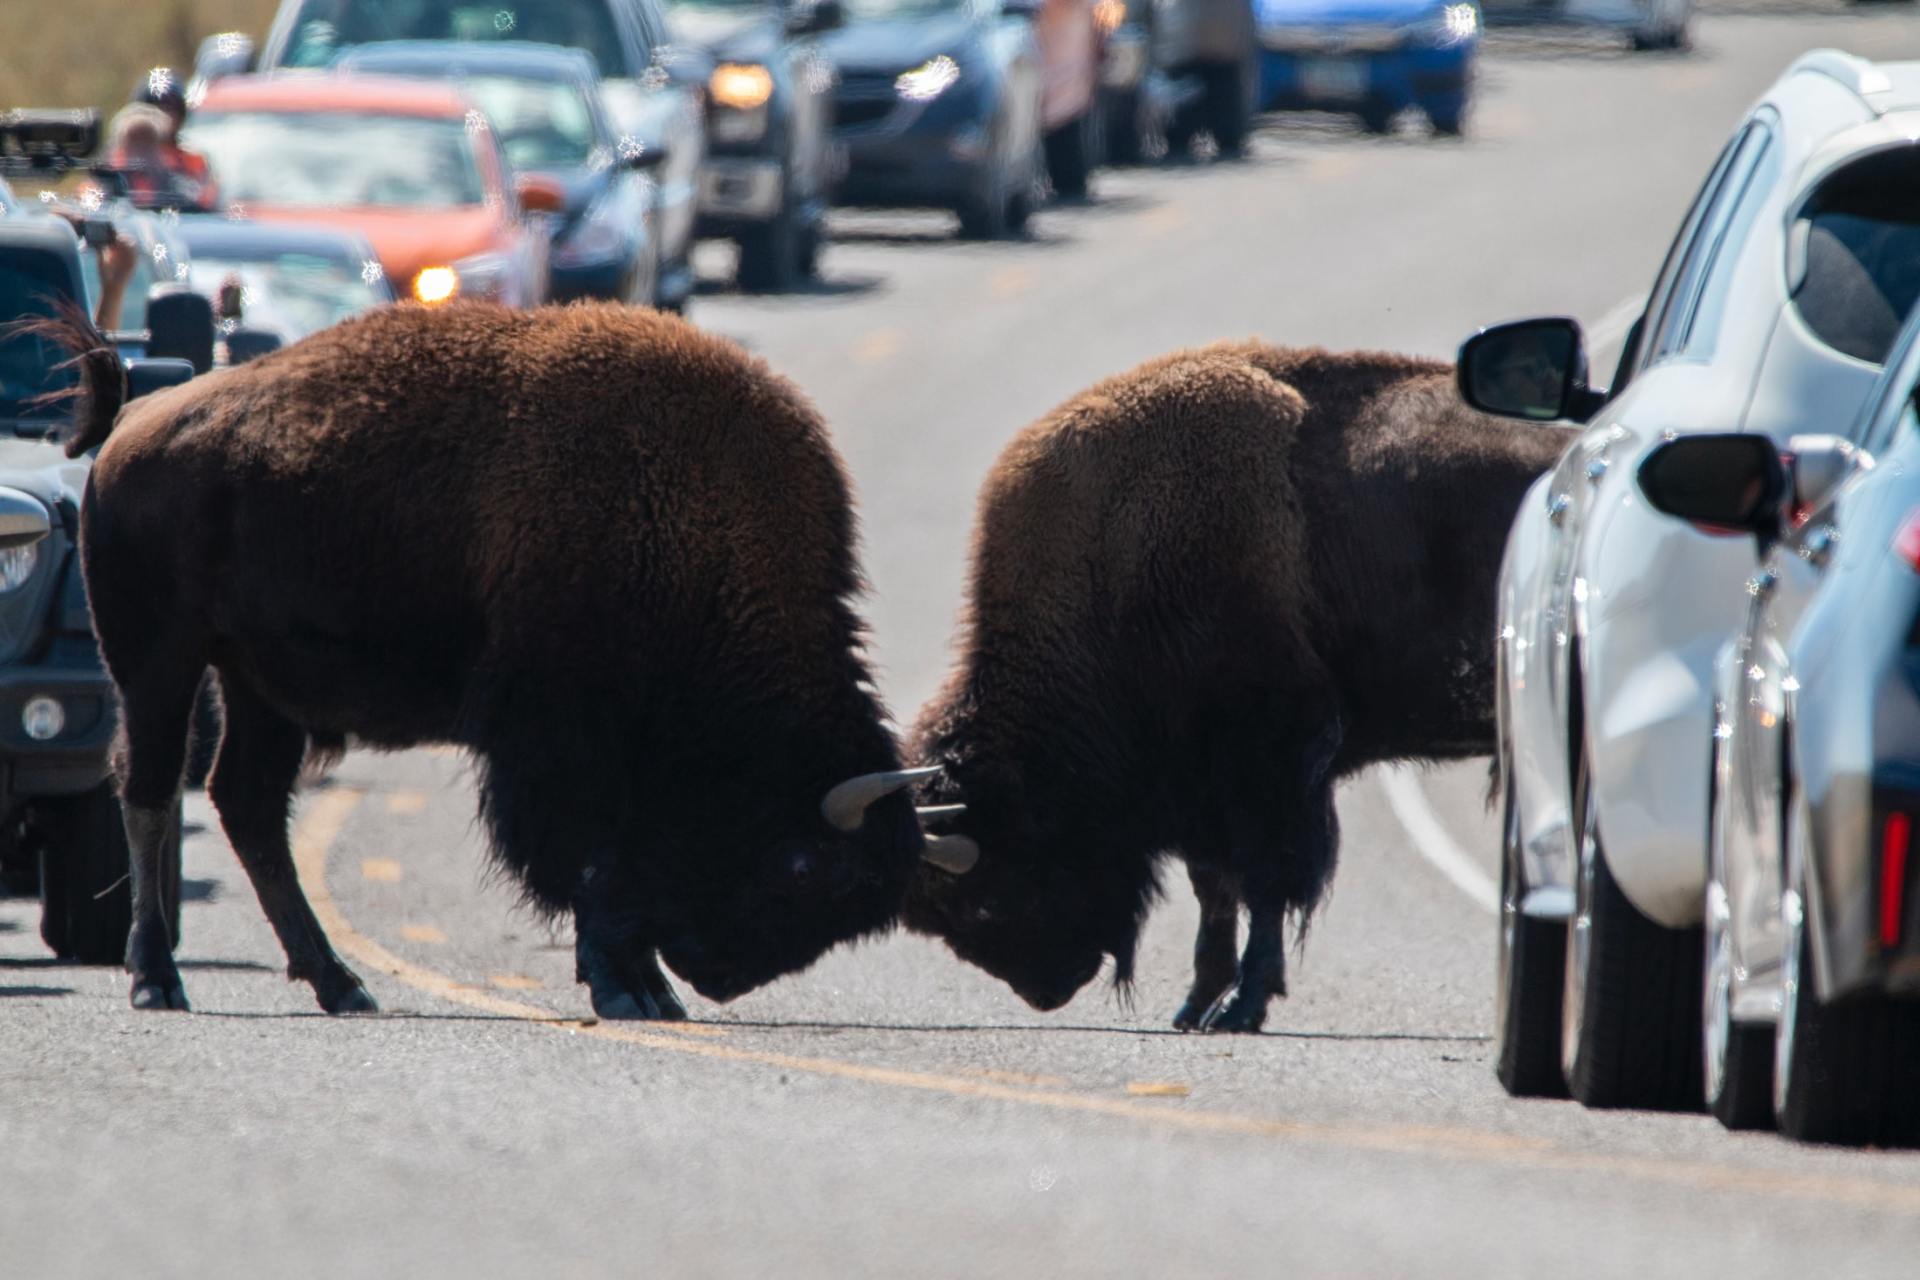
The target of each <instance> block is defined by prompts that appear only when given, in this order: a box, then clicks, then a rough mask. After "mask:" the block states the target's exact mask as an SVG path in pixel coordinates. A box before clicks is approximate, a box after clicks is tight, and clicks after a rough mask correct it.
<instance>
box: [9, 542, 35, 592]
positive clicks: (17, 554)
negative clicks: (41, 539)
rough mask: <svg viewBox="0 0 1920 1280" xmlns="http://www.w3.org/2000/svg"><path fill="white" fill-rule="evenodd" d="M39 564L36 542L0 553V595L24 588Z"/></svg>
mask: <svg viewBox="0 0 1920 1280" xmlns="http://www.w3.org/2000/svg"><path fill="white" fill-rule="evenodd" d="M39 563H40V544H39V543H37V542H29V543H27V544H26V545H25V546H23V547H8V548H7V549H6V550H4V551H0V594H4V593H5V592H8V591H18V590H19V589H20V588H22V587H24V586H26V585H27V583H28V581H29V580H31V579H32V577H33V571H34V568H35V567H36V566H38V565H39Z"/></svg>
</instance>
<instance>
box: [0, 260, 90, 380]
mask: <svg viewBox="0 0 1920 1280" xmlns="http://www.w3.org/2000/svg"><path fill="white" fill-rule="evenodd" d="M84 256H86V257H89V258H91V257H92V256H93V255H92V254H91V253H89V254H86V255H84ZM71 291H72V284H71V283H70V278H69V277H68V275H67V271H66V267H65V265H64V264H62V263H61V262H60V260H59V259H58V258H55V257H54V256H53V255H51V254H47V253H26V252H19V253H9V254H7V255H6V256H5V257H4V258H0V315H4V316H6V317H8V318H9V319H14V320H18V319H24V318H26V317H29V316H51V315H53V314H54V303H55V300H56V299H61V298H67V297H69V296H71ZM66 358H67V353H66V352H64V351H62V350H60V349H59V348H58V347H56V346H54V345H53V344H52V343H51V342H49V341H47V339H45V338H41V337H37V336H32V335H28V334H21V333H11V334H4V336H0V418H56V417H61V416H63V415H65V414H67V413H70V412H72V408H71V406H69V405H67V404H65V403H59V402H55V403H46V402H39V397H41V396H43V395H46V394H47V393H49V392H56V391H64V390H66V389H67V388H68V387H71V386H72V385H73V383H74V379H75V376H76V375H75V374H74V372H73V369H72V367H71V366H67V367H64V368H63V367H61V366H62V365H63V363H64V362H65V360H66Z"/></svg>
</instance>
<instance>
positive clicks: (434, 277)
mask: <svg viewBox="0 0 1920 1280" xmlns="http://www.w3.org/2000/svg"><path fill="white" fill-rule="evenodd" d="M459 292H460V273H459V272H457V271H455V270H454V269H453V268H452V267H422V268H420V270H419V271H418V272H417V273H415V275H414V277H413V296H414V297H415V298H416V299H418V300H419V301H421V302H424V303H426V304H427V305H428V306H430V307H436V306H439V305H440V304H441V303H443V302H446V301H448V300H449V299H451V298H452V297H453V296H454V295H456V294H458V293H459Z"/></svg>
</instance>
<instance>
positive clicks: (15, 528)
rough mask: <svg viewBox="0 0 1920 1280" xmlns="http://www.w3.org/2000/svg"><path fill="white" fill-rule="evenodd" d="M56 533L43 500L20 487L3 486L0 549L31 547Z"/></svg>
mask: <svg viewBox="0 0 1920 1280" xmlns="http://www.w3.org/2000/svg"><path fill="white" fill-rule="evenodd" d="M51 532H53V521H52V520H51V519H49V518H48V516H47V509H46V507H45V506H44V505H43V504H42V503H41V501H40V499H38V498H36V497H34V496H33V495H32V494H30V493H27V492H25V491H24V490H20V489H0V551H10V550H12V549H13V548H14V547H30V546H32V545H33V544H34V543H36V542H38V541H40V539H42V538H44V537H46V536H47V535H48V534H49V533H51Z"/></svg>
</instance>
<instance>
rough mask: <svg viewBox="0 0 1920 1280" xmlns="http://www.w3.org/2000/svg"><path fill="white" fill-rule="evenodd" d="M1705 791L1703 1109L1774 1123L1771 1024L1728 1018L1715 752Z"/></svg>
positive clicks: (1747, 1124)
mask: <svg viewBox="0 0 1920 1280" xmlns="http://www.w3.org/2000/svg"><path fill="white" fill-rule="evenodd" d="M1720 741H1721V740H1720V739H1717V738H1716V739H1715V745H1714V757H1715V763H1714V772H1713V773H1712V774H1711V775H1709V776H1710V777H1711V778H1712V779H1713V780H1714V781H1713V785H1711V786H1710V787H1709V788H1708V791H1707V829H1708V832H1709V834H1708V837H1707V896H1706V904H1705V924H1704V926H1703V928H1702V933H1703V935H1704V940H1705V943H1706V946H1705V952H1704V954H1705V971H1704V972H1703V974H1702V975H1701V988H1702V998H1703V1004H1702V1006H1701V1010H1700V1040H1701V1050H1702V1053H1701V1064H1700V1066H1701V1078H1702V1081H1703V1083H1704V1085H1705V1089H1706V1097H1707V1110H1708V1111H1710V1112H1712V1113H1713V1118H1714V1119H1716V1120H1718V1121H1719V1122H1720V1123H1721V1124H1723V1125H1725V1126H1726V1127H1727V1128H1729V1129H1765V1128H1770V1127H1771V1126H1772V1124H1773V1035H1774V1031H1773V1028H1772V1027H1769V1026H1765V1025H1755V1024H1753V1023H1742V1022H1735V1021H1734V1020H1733V903H1732V900H1731V899H1730V898H1729V897H1728V896H1727V889H1726V883H1727V875H1726V843H1725V839H1726V827H1725V820H1726V819H1725V814H1724V811H1723V810H1722V808H1721V804H1720V792H1719V785H1718V782H1719V777H1720V773H1719V752H1720V746H1719V743H1720Z"/></svg>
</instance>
